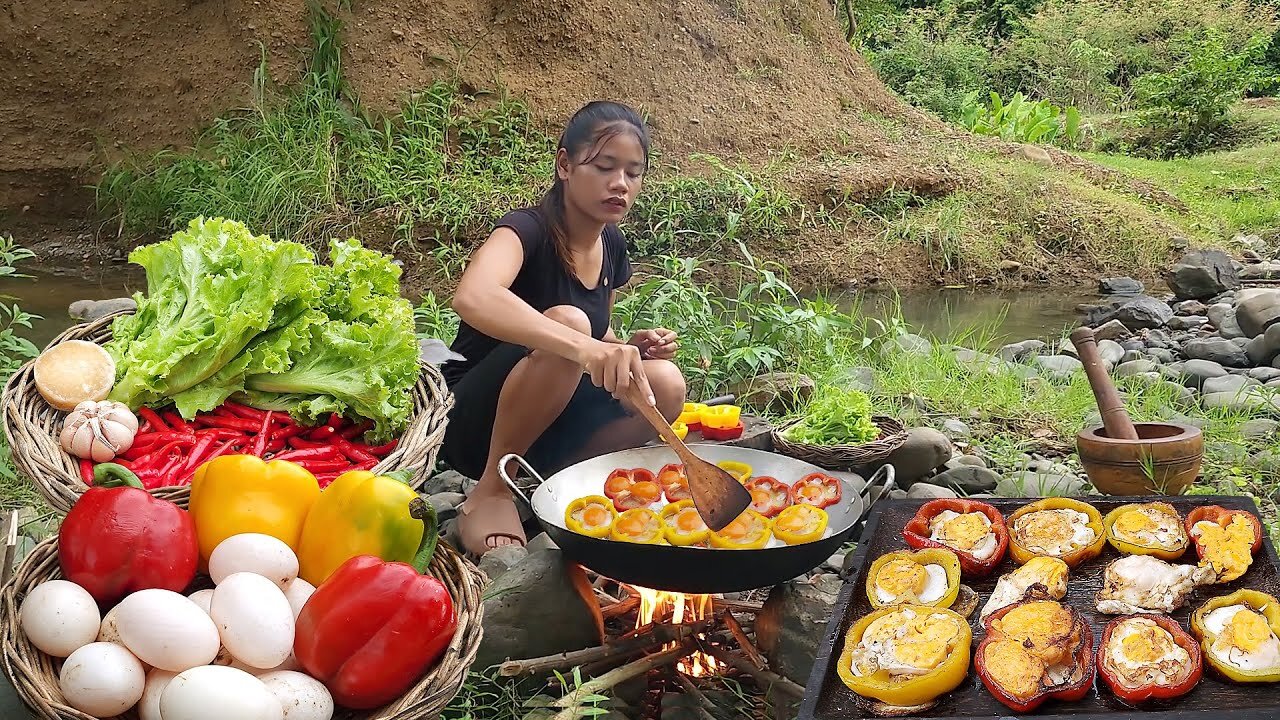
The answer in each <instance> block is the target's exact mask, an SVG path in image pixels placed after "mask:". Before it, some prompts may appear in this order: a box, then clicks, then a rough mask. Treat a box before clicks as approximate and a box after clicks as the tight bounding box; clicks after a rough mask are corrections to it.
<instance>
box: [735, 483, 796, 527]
mask: <svg viewBox="0 0 1280 720" xmlns="http://www.w3.org/2000/svg"><path fill="white" fill-rule="evenodd" d="M746 487H747V491H748V492H750V493H751V508H752V509H753V510H755V511H756V512H758V513H760V514H761V515H764V516H765V517H768V518H771V517H777V515H778V513H780V512H782V511H783V510H785V509H786V508H788V507H790V506H791V502H792V500H791V486H790V485H788V484H786V483H784V482H782V481H781V480H778V479H777V478H772V477H769V476H767V475H761V476H760V477H755V478H751V479H750V480H748V481H747V485H746Z"/></svg>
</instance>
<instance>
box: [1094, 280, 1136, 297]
mask: <svg viewBox="0 0 1280 720" xmlns="http://www.w3.org/2000/svg"><path fill="white" fill-rule="evenodd" d="M1142 291H1143V287H1142V283H1140V282H1138V281H1137V280H1134V279H1133V278H1131V277H1113V278H1102V279H1101V280H1099V281H1098V292H1100V293H1102V294H1103V295H1140V294H1141V293H1142Z"/></svg>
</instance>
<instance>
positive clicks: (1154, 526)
mask: <svg viewBox="0 0 1280 720" xmlns="http://www.w3.org/2000/svg"><path fill="white" fill-rule="evenodd" d="M1102 525H1103V527H1104V528H1105V530H1106V535H1107V542H1109V543H1111V547H1113V548H1115V549H1116V550H1119V551H1120V552H1122V553H1124V554H1126V555H1152V556H1155V557H1158V558H1160V559H1161V560H1177V559H1178V558H1180V557H1182V554H1183V553H1185V552H1186V551H1187V546H1188V545H1190V544H1191V541H1190V540H1188V539H1187V531H1186V529H1185V528H1183V526H1182V517H1181V516H1179V515H1178V511H1177V509H1175V508H1174V507H1173V506H1172V505H1170V504H1169V503H1163V502H1152V503H1141V504H1139V503H1131V504H1129V505H1121V506H1120V507H1118V508H1116V509H1115V510H1112V511H1111V512H1109V513H1107V516H1106V517H1104V518H1103V519H1102Z"/></svg>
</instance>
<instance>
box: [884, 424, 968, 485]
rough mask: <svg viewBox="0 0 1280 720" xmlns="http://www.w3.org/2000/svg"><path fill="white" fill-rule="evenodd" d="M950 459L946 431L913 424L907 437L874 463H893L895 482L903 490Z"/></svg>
mask: <svg viewBox="0 0 1280 720" xmlns="http://www.w3.org/2000/svg"><path fill="white" fill-rule="evenodd" d="M950 459H951V440H949V439H948V438H947V436H946V435H943V434H942V433H940V432H938V431H937V430H934V429H933V428H927V427H915V428H911V429H909V430H907V441H906V442H904V443H903V444H902V445H901V446H900V447H899V448H898V449H897V450H894V451H893V452H892V453H890V454H889V457H887V458H885V459H884V461H883V462H880V463H877V464H876V467H877V468H878V467H879V466H880V465H885V464H889V465H893V469H894V471H895V478H896V481H897V485H898V487H900V488H902V489H904V490H905V489H907V488H910V487H911V486H912V485H913V484H914V483H916V482H918V481H920V480H922V479H924V478H925V477H928V476H929V475H930V474H932V473H933V471H934V470H936V469H938V468H940V467H942V466H943V465H945V464H946V462H947V460H950Z"/></svg>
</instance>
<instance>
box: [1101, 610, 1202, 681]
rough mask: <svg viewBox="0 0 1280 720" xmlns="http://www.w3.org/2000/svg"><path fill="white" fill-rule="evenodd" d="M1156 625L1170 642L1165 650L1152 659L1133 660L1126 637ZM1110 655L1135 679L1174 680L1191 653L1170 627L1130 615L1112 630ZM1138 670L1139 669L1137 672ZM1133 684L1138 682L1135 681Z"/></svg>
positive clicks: (1108, 652) (1187, 661)
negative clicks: (1175, 636) (1175, 637)
mask: <svg viewBox="0 0 1280 720" xmlns="http://www.w3.org/2000/svg"><path fill="white" fill-rule="evenodd" d="M1152 628H1157V629H1158V630H1159V632H1160V633H1162V635H1161V637H1163V638H1164V639H1165V640H1167V642H1168V646H1167V647H1166V648H1165V651H1164V652H1163V653H1162V654H1161V655H1160V657H1157V658H1155V659H1153V660H1134V659H1133V658H1131V657H1129V656H1128V655H1126V654H1125V651H1124V641H1125V638H1127V637H1129V636H1131V635H1134V634H1137V633H1142V632H1150V631H1151V629H1152ZM1107 656H1108V658H1109V659H1110V660H1111V661H1112V662H1113V663H1115V664H1116V665H1117V666H1119V667H1120V668H1121V670H1122V672H1123V674H1124V675H1125V676H1128V677H1132V678H1134V679H1135V680H1146V681H1155V682H1160V683H1166V684H1167V683H1172V682H1174V681H1176V680H1177V679H1178V678H1179V677H1182V676H1183V673H1182V669H1183V668H1185V667H1187V665H1188V664H1189V663H1190V662H1191V654H1190V653H1188V652H1187V651H1186V650H1185V649H1183V648H1182V647H1181V646H1179V645H1178V644H1177V642H1175V641H1174V639H1173V636H1172V635H1170V634H1169V631H1168V630H1165V629H1164V628H1160V627H1159V626H1158V625H1156V623H1155V621H1154V620H1148V619H1147V618H1129V619H1127V620H1124V621H1122V622H1121V623H1120V624H1119V625H1118V626H1117V627H1116V628H1115V629H1114V630H1112V631H1111V641H1110V642H1109V643H1108V644H1107ZM1135 671H1137V672H1135ZM1133 684H1135V685H1136V684H1137V683H1136V682H1135V683H1133Z"/></svg>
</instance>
